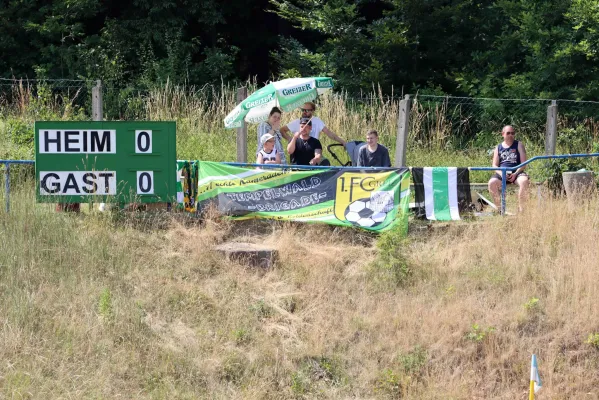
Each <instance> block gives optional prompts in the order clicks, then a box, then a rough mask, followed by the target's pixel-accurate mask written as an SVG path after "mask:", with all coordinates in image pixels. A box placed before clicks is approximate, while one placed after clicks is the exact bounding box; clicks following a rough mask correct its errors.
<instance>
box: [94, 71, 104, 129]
mask: <svg viewBox="0 0 599 400" xmlns="http://www.w3.org/2000/svg"><path fill="white" fill-rule="evenodd" d="M103 110H104V104H103V102H102V81H100V80H97V81H96V86H94V87H93V88H92V120H93V121H102V120H103V119H104V112H103Z"/></svg>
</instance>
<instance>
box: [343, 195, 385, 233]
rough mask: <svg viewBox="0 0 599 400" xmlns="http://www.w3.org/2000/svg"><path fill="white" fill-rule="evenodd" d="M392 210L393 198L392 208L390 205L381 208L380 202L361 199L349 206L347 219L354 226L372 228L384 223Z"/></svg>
mask: <svg viewBox="0 0 599 400" xmlns="http://www.w3.org/2000/svg"><path fill="white" fill-rule="evenodd" d="M392 209H393V197H391V207H389V205H388V204H384V205H383V206H381V204H380V202H379V201H376V200H375V199H371V198H365V199H359V200H356V201H354V202H353V203H351V204H350V205H349V206H347V208H346V209H345V219H346V220H347V221H349V222H351V223H352V224H354V225H359V226H361V227H364V228H371V227H373V226H375V225H378V224H380V223H381V222H383V221H384V220H385V218H387V213H388V212H389V211H391V210H392Z"/></svg>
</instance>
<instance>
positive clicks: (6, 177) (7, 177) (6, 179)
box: [4, 163, 10, 213]
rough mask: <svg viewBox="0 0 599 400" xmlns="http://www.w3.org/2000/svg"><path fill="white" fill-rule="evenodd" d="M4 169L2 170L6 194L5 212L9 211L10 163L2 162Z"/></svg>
mask: <svg viewBox="0 0 599 400" xmlns="http://www.w3.org/2000/svg"><path fill="white" fill-rule="evenodd" d="M4 165H5V166H6V169H5V170H4V193H5V196H6V212H7V213H8V212H9V211H10V163H6V164H4Z"/></svg>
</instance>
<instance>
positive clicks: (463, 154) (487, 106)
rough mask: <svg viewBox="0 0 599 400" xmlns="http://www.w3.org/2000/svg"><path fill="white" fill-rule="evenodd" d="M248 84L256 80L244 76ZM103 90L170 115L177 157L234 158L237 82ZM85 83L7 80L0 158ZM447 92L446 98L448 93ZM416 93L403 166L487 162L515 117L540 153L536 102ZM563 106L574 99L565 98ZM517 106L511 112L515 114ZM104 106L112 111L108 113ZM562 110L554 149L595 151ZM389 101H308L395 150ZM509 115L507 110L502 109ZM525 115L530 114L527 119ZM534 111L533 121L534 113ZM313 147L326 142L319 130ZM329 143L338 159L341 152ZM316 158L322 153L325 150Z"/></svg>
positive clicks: (21, 154) (337, 125) (571, 114)
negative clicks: (58, 85) (231, 123)
mask: <svg viewBox="0 0 599 400" xmlns="http://www.w3.org/2000/svg"><path fill="white" fill-rule="evenodd" d="M245 85H246V86H247V87H248V92H249V93H251V92H253V91H254V90H256V89H257V88H258V84H257V83H256V82H253V81H248V82H246V83H245ZM104 90H105V96H104V98H105V107H104V108H105V110H106V117H107V118H129V119H141V120H174V121H176V122H177V157H178V158H180V159H200V160H211V161H235V160H236V154H237V153H236V132H235V130H226V129H224V125H223V120H224V117H225V116H226V115H227V114H228V112H229V111H231V110H232V109H233V108H234V106H235V105H236V103H237V100H236V97H237V89H236V87H235V86H233V85H231V84H225V83H223V84H221V85H206V86H203V87H193V86H177V85H172V84H171V83H168V82H167V83H166V84H165V85H163V86H159V87H156V88H153V89H150V90H145V91H139V90H120V91H119V90H118V89H108V88H106V89H104ZM88 94H89V93H88V91H87V88H85V87H81V88H79V89H68V88H67V89H63V90H62V91H58V92H56V90H54V89H52V90H51V88H48V87H46V86H44V85H43V84H40V85H39V86H36V87H33V86H31V85H28V84H27V83H24V82H22V81H20V82H17V83H15V85H14V87H13V91H12V92H11V95H10V96H8V97H4V98H0V104H2V109H1V110H0V158H13V159H23V158H33V156H34V151H33V123H34V121H36V120H84V119H89V110H88V108H86V107H87V106H88V105H89V104H88V103H89V102H87V101H82V97H84V96H86V95H88ZM448 99H449V98H448ZM475 100H476V99H457V98H454V99H453V100H452V101H449V100H447V99H445V98H440V99H437V98H434V96H433V97H430V96H429V97H426V96H423V97H422V98H420V97H416V99H415V101H414V102H413V106H412V109H411V117H410V136H409V142H408V143H409V144H408V150H407V164H408V165H411V166H457V167H467V166H487V165H490V161H491V156H490V152H491V151H492V149H493V147H494V146H495V145H496V144H497V143H498V142H499V141H501V137H500V134H499V132H500V130H501V126H502V125H503V124H506V123H515V124H517V129H518V132H521V133H520V134H521V135H522V136H521V138H522V139H523V140H524V141H525V143H526V145H527V147H528V153H529V156H534V155H539V154H543V153H544V149H543V138H542V132H543V131H544V122H543V118H544V117H543V116H544V113H545V111H543V110H544V108H543V107H545V106H544V105H543V104H542V103H539V102H538V101H533V100H531V101H526V100H518V101H514V102H512V103H513V104H512V103H509V102H501V101H499V100H497V101H494V100H488V99H487V100H485V101H482V100H481V101H475ZM568 107H570V108H572V107H574V106H572V105H569V106H568ZM519 108H522V109H523V110H522V111H521V114H522V115H520V114H518V113H519V112H520V111H518V110H519ZM114 110H119V111H118V112H115V111H114ZM568 110H569V109H565V112H566V114H564V116H563V117H561V118H560V121H559V135H558V153H568V152H590V151H596V150H597V149H596V147H597V146H599V144H597V143H598V141H597V140H598V139H597V128H596V127H597V125H596V123H595V122H594V119H593V117H592V116H589V117H588V118H586V119H585V120H584V121H582V122H580V123H577V122H576V121H578V120H579V119H577V118H579V117H577V116H578V114H580V112H583V111H581V110H576V109H575V110H574V111H572V110H569V111H568ZM398 113H399V99H397V98H393V97H388V96H384V95H383V94H382V93H381V92H380V90H377V89H376V88H373V91H372V93H370V94H368V95H367V96H363V97H361V98H359V99H358V98H355V97H352V96H350V95H348V94H347V93H345V92H340V93H328V94H326V95H324V96H322V97H320V98H319V99H318V101H317V112H316V115H317V116H319V117H320V118H322V119H323V120H324V121H325V122H326V124H327V126H328V127H329V128H330V129H331V130H332V131H333V132H335V133H337V134H338V135H339V136H341V137H343V138H345V139H346V140H364V136H365V133H366V132H367V131H368V129H371V128H374V129H376V130H377V131H378V132H379V134H380V141H381V143H382V144H384V145H385V146H387V147H388V148H389V151H390V153H391V156H392V158H394V155H395V143H396V132H397V119H398ZM510 113H512V114H510ZM297 117H299V111H294V112H290V113H285V114H284V115H283V122H284V123H286V122H289V121H291V120H293V119H295V118H297ZM527 117H530V118H533V119H534V120H527V119H526V118H527ZM541 117H543V118H541ZM539 118H541V119H539ZM255 131H256V125H250V126H249V127H248V161H250V162H252V161H254V154H255V151H256V146H257V143H256V134H255ZM321 138H322V142H323V145H324V146H325V148H326V145H328V144H331V141H330V140H329V138H328V137H326V136H325V135H322V136H321ZM338 149H339V148H337V150H334V151H335V153H336V154H337V155H339V156H340V158H341V159H342V162H347V161H348V160H349V158H348V157H347V154H345V152H344V151H343V150H338ZM325 156H327V157H329V158H331V159H332V157H331V155H330V154H329V152H328V151H327V150H325ZM529 173H531V175H532V177H533V179H536V180H544V179H545V176H544V175H543V174H544V171H543V170H542V168H540V164H535V165H531V168H530V169H529ZM488 177H489V173H485V172H474V173H473V174H472V178H471V179H472V180H473V181H478V182H484V181H486V180H487V179H488Z"/></svg>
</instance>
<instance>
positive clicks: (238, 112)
mask: <svg viewBox="0 0 599 400" xmlns="http://www.w3.org/2000/svg"><path fill="white" fill-rule="evenodd" d="M332 88H333V80H332V79H331V78H327V77H310V78H290V79H283V80H282V81H277V82H271V83H269V84H268V85H266V86H264V87H263V88H261V89H259V90H257V91H255V92H254V93H252V94H251V95H250V96H249V97H248V98H247V99H245V100H244V101H242V102H241V103H240V104H238V105H237V106H236V107H235V108H234V109H233V111H231V112H230V113H229V115H227V116H226V117H225V128H227V129H229V128H239V127H241V126H242V124H243V120H244V119H245V121H246V122H249V123H257V122H262V121H266V120H267V119H268V114H269V113H270V110H271V109H272V108H273V107H279V108H281V109H282V110H283V111H292V110H294V109H296V108H298V107H300V106H301V105H302V104H304V103H305V102H307V101H312V100H314V99H315V98H316V97H318V95H320V94H322V93H324V92H326V91H327V90H330V89H332Z"/></svg>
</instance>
